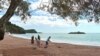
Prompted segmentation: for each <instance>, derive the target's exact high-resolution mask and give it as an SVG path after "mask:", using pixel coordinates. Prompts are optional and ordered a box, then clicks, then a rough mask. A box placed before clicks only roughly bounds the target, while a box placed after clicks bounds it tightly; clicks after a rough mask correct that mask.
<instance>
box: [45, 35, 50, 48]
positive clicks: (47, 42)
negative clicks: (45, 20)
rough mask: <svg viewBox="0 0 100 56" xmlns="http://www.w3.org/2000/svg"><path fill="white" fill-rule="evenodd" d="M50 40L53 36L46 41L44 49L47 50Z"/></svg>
mask: <svg viewBox="0 0 100 56" xmlns="http://www.w3.org/2000/svg"><path fill="white" fill-rule="evenodd" d="M50 38H51V36H49V37H48V39H47V40H46V42H45V47H44V48H47V47H48V45H49V41H50Z"/></svg>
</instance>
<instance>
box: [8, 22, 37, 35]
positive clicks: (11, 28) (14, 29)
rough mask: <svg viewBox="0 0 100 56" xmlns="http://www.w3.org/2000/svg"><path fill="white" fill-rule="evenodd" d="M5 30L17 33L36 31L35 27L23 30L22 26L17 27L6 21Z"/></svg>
mask: <svg viewBox="0 0 100 56" xmlns="http://www.w3.org/2000/svg"><path fill="white" fill-rule="evenodd" d="M6 32H10V33H17V34H25V33H37V31H36V30H35V29H31V30H30V29H29V30H24V29H23V28H22V27H19V26H17V25H15V24H11V22H8V23H7V24H6Z"/></svg>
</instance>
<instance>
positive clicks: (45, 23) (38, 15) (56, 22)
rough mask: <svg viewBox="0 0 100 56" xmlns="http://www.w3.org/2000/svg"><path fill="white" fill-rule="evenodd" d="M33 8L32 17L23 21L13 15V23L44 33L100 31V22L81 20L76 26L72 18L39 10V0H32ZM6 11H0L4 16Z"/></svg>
mask: <svg viewBox="0 0 100 56" xmlns="http://www.w3.org/2000/svg"><path fill="white" fill-rule="evenodd" d="M30 2H31V3H32V4H31V5H30V7H31V9H32V11H33V12H32V13H31V14H32V17H31V18H30V19H28V20H27V21H26V23H23V21H21V19H20V17H17V16H13V17H12V18H11V19H10V21H11V22H12V23H13V24H16V25H19V26H21V27H23V28H24V29H36V30H37V31H38V32H44V33H68V32H72V31H82V32H86V33H100V30H99V29H100V24H96V23H93V22H91V23H88V22H87V20H85V19H84V20H79V21H78V22H79V25H78V26H77V27H76V26H75V25H74V23H73V22H72V21H70V20H68V21H66V20H64V19H61V18H60V17H59V16H57V15H51V14H49V13H48V12H44V11H42V10H38V9H37V7H38V6H39V3H40V1H39V0H30ZM3 14H4V12H0V15H1V16H2V15H3Z"/></svg>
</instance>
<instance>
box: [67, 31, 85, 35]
mask: <svg viewBox="0 0 100 56" xmlns="http://www.w3.org/2000/svg"><path fill="white" fill-rule="evenodd" d="M68 34H86V33H85V32H80V31H78V32H70V33H68Z"/></svg>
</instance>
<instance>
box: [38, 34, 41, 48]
mask: <svg viewBox="0 0 100 56" xmlns="http://www.w3.org/2000/svg"><path fill="white" fill-rule="evenodd" d="M40 40H41V38H40V35H38V46H39V47H40V44H41V43H40Z"/></svg>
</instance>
